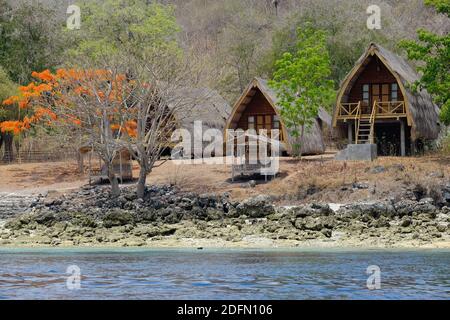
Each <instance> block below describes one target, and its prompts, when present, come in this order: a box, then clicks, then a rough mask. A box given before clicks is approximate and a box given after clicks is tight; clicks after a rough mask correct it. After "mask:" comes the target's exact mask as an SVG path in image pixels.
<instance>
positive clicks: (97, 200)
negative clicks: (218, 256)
mask: <svg viewBox="0 0 450 320" xmlns="http://www.w3.org/2000/svg"><path fill="white" fill-rule="evenodd" d="M445 188H447V187H445ZM446 190H447V189H443V192H444V193H445V192H447V191H446ZM449 191H450V190H449ZM444 199H446V198H445V197H444ZM275 200H276V199H274V198H273V197H270V196H265V195H260V196H257V197H255V198H251V199H247V200H245V201H241V202H235V201H233V200H232V199H230V196H229V195H228V194H226V193H225V194H220V195H215V194H203V195H197V194H194V193H184V192H181V191H179V190H177V189H176V188H174V187H171V186H154V187H150V188H148V189H147V191H146V197H145V200H141V199H137V197H136V195H135V193H134V189H132V188H125V189H123V192H122V195H121V196H120V197H119V198H115V199H114V198H111V196H110V194H109V191H108V188H106V187H85V188H82V189H80V190H79V191H77V192H73V193H70V194H67V195H63V196H59V197H57V198H52V197H49V196H48V195H41V196H40V197H38V198H36V199H35V200H34V201H33V202H32V203H31V204H30V205H29V208H27V209H26V210H24V211H25V213H23V214H20V215H15V216H12V217H11V216H8V215H7V213H6V212H2V215H1V216H2V218H3V219H5V218H8V219H6V220H3V222H2V223H0V246H4V247H8V246H11V247H194V248H196V247H251V248H260V247H262V248H270V247H361V248H372V247H373V248H395V247H399V248H406V247H409V248H450V203H442V202H440V203H436V201H435V200H433V199H432V198H423V199H399V200H394V199H386V200H385V201H377V202H366V203H363V202H361V203H352V204H347V205H329V204H320V203H314V204H303V205H296V206H279V205H274V203H275ZM449 200H450V199H449ZM445 201H446V200H445ZM0 211H1V209H0Z"/></svg>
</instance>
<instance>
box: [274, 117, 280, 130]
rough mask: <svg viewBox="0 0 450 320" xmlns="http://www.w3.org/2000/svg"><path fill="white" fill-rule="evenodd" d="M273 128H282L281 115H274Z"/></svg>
mask: <svg viewBox="0 0 450 320" xmlns="http://www.w3.org/2000/svg"><path fill="white" fill-rule="evenodd" d="M273 128H274V129H280V117H279V116H273Z"/></svg>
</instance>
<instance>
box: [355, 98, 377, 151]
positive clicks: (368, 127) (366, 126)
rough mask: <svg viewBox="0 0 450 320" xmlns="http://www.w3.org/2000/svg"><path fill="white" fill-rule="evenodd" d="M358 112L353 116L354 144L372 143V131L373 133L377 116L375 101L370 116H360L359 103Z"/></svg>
mask: <svg viewBox="0 0 450 320" xmlns="http://www.w3.org/2000/svg"><path fill="white" fill-rule="evenodd" d="M358 109H359V110H358V112H357V113H356V118H355V131H356V132H355V138H356V144H366V143H370V144H373V143H374V141H375V139H374V133H375V120H376V116H377V103H376V102H375V103H374V104H373V108H372V114H371V115H370V118H367V117H364V118H363V117H362V114H361V105H358Z"/></svg>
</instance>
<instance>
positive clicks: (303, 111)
mask: <svg viewBox="0 0 450 320" xmlns="http://www.w3.org/2000/svg"><path fill="white" fill-rule="evenodd" d="M297 39H298V40H297V44H296V51H295V53H294V54H291V53H290V52H287V53H285V54H284V55H283V56H282V58H281V59H280V60H278V61H277V62H276V64H275V68H276V70H275V72H274V76H273V80H272V81H270V85H271V86H272V87H273V88H274V89H275V91H276V92H277V96H278V103H279V105H280V107H281V116H282V118H283V120H284V123H285V125H286V126H287V127H288V128H289V129H290V131H291V134H292V136H293V137H295V138H296V139H297V141H296V143H294V144H293V149H294V150H293V154H294V155H297V156H301V155H302V144H303V141H304V140H303V139H304V136H305V131H307V130H308V129H309V127H310V126H311V125H312V124H313V121H314V120H315V118H317V115H318V111H319V108H320V107H321V106H323V105H325V104H327V103H329V101H330V99H332V98H333V97H334V90H333V81H332V80H330V76H331V64H330V58H329V54H328V51H327V47H326V33H325V32H323V31H321V30H316V29H314V27H312V26H311V25H306V26H305V28H302V29H298V31H297Z"/></svg>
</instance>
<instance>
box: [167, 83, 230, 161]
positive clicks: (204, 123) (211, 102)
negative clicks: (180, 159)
mask: <svg viewBox="0 0 450 320" xmlns="http://www.w3.org/2000/svg"><path fill="white" fill-rule="evenodd" d="M168 106H169V108H173V114H174V118H175V121H176V123H177V128H182V129H186V130H187V131H189V133H190V136H191V139H194V137H200V138H202V137H203V136H204V134H205V132H206V131H207V130H209V129H216V130H217V132H223V130H224V127H225V124H226V121H227V119H228V117H229V116H230V113H231V106H230V105H229V103H228V102H227V101H226V100H225V99H224V98H223V97H222V96H221V95H220V94H219V93H218V92H217V91H215V90H212V89H209V88H185V89H182V90H179V91H178V92H176V93H175V94H174V95H173V98H172V99H171V101H169V103H168ZM201 140H202V144H201V145H199V146H198V147H199V148H201V149H202V150H203V148H204V147H205V146H206V145H208V144H209V142H208V141H203V139H201ZM171 147H173V146H171ZM194 147H195V145H194V143H191V151H190V152H191V154H192V155H193V154H200V155H202V150H194ZM186 152H187V150H184V153H186Z"/></svg>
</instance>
